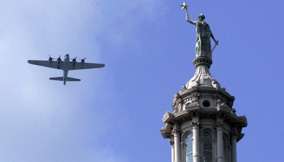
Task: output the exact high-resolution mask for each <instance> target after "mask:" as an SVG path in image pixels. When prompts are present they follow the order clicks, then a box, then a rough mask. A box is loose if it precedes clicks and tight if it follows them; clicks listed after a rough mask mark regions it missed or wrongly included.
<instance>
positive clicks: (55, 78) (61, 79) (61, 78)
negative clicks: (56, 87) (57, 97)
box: [49, 77, 63, 81]
mask: <svg viewBox="0 0 284 162" xmlns="http://www.w3.org/2000/svg"><path fill="white" fill-rule="evenodd" d="M49 79H50V80H57V81H63V77H53V78H49Z"/></svg>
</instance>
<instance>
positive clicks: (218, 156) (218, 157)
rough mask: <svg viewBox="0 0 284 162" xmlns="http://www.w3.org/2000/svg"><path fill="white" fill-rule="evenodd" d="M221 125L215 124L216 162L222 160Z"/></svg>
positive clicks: (221, 161)
mask: <svg viewBox="0 0 284 162" xmlns="http://www.w3.org/2000/svg"><path fill="white" fill-rule="evenodd" d="M223 145H224V144H223V127H222V124H217V162H224V146H223Z"/></svg>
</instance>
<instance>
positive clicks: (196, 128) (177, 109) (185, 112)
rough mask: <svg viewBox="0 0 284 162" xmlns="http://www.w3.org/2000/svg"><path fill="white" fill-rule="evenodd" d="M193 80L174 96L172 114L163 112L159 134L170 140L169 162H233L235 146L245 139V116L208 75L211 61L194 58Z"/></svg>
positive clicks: (233, 98)
mask: <svg viewBox="0 0 284 162" xmlns="http://www.w3.org/2000/svg"><path fill="white" fill-rule="evenodd" d="M193 64H194V66H195V69H196V71H195V74H194V76H193V77H192V78H191V79H190V80H189V81H188V82H187V83H186V84H185V86H183V87H182V89H181V90H180V91H179V92H178V93H176V94H175V95H174V101H173V105H172V109H173V112H166V113H165V114H164V116H163V119H162V121H163V122H164V124H165V125H164V127H163V128H162V129H161V130H160V131H161V134H162V136H163V137H164V138H168V139H170V145H171V149H172V162H192V161H193V162H236V161H237V149H236V143H237V142H238V141H239V140H241V139H242V138H243V136H244V134H243V133H242V128H243V127H246V126H247V119H246V117H245V116H238V115H237V114H236V110H235V109H234V108H233V103H234V100H235V97H234V96H231V95H230V94H229V93H228V92H227V91H226V89H225V88H222V87H221V86H220V84H219V83H218V81H217V80H216V79H214V78H213V76H212V75H211V74H210V71H209V69H210V66H211V65H212V60H211V58H209V57H196V58H195V59H194V60H193Z"/></svg>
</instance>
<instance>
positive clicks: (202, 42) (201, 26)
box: [181, 3, 219, 59]
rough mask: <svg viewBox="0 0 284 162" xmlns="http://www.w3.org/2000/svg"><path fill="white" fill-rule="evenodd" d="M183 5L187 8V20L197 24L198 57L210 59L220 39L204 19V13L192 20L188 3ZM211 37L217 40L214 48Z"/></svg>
mask: <svg viewBox="0 0 284 162" xmlns="http://www.w3.org/2000/svg"><path fill="white" fill-rule="evenodd" d="M181 6H182V9H185V11H186V15H185V18H186V21H187V22H189V23H191V24H193V25H195V26H196V46H195V53H196V57H209V58H210V59H212V52H213V50H214V48H215V47H216V45H218V42H219V41H217V40H216V39H215V38H214V36H213V34H212V32H211V30H210V27H209V25H208V24H207V23H206V22H205V21H204V20H205V16H204V14H199V15H198V21H192V20H190V19H189V16H188V9H187V5H186V4H185V3H183V4H182V5H181ZM210 37H211V38H212V39H213V40H214V42H215V46H214V48H213V49H211V42H210Z"/></svg>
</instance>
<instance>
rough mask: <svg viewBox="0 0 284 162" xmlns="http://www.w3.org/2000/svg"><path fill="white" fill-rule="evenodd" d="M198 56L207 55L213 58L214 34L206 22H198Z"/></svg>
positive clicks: (196, 51)
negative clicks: (211, 38)
mask: <svg viewBox="0 0 284 162" xmlns="http://www.w3.org/2000/svg"><path fill="white" fill-rule="evenodd" d="M196 33H197V35H196V37H197V38H196V46H195V53H196V57H200V56H203V57H204V56H206V57H209V58H210V59H212V53H211V43H210V37H211V35H212V33H211V30H210V27H209V25H208V24H207V23H206V22H204V21H203V22H200V21H197V22H196Z"/></svg>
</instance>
